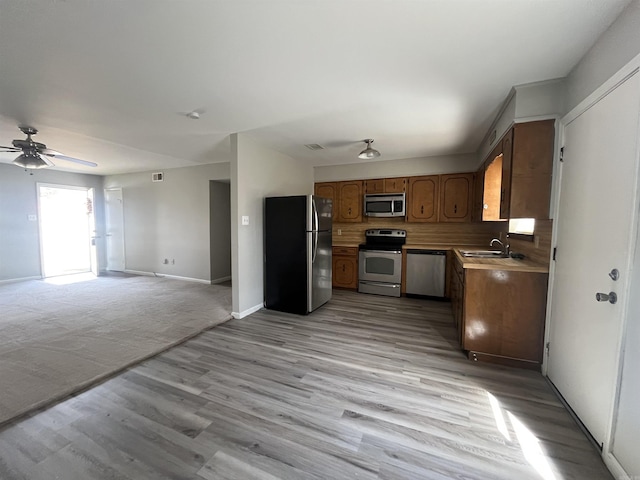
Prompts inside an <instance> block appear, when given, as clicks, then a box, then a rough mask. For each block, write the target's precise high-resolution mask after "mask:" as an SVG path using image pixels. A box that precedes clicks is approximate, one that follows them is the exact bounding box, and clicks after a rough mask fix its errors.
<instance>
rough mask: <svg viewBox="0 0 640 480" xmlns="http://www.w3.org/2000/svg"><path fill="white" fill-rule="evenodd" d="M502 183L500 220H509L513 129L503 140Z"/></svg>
mask: <svg viewBox="0 0 640 480" xmlns="http://www.w3.org/2000/svg"><path fill="white" fill-rule="evenodd" d="M501 151H502V182H501V184H500V218H502V219H508V218H509V215H510V212H509V210H510V205H511V164H512V162H513V129H511V130H509V131H508V132H507V133H506V135H505V136H504V137H503V138H502V149H501Z"/></svg>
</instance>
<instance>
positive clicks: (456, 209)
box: [453, 203, 458, 213]
mask: <svg viewBox="0 0 640 480" xmlns="http://www.w3.org/2000/svg"><path fill="white" fill-rule="evenodd" d="M453 213H458V204H457V203H454V204H453Z"/></svg>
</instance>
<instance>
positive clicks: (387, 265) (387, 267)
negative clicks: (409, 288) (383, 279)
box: [364, 257, 396, 275]
mask: <svg viewBox="0 0 640 480" xmlns="http://www.w3.org/2000/svg"><path fill="white" fill-rule="evenodd" d="M395 264H396V262H395V260H393V259H391V258H385V257H369V258H366V259H365V267H364V269H365V272H366V273H374V274H377V275H393V274H394V273H395Z"/></svg>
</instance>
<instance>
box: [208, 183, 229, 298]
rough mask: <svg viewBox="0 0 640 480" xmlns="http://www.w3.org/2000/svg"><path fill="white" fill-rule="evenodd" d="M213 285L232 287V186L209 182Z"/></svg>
mask: <svg viewBox="0 0 640 480" xmlns="http://www.w3.org/2000/svg"><path fill="white" fill-rule="evenodd" d="M209 242H210V252H211V253H210V261H211V265H210V269H211V270H210V271H211V283H215V284H222V285H229V286H230V285H231V184H230V182H228V181H214V180H210V181H209Z"/></svg>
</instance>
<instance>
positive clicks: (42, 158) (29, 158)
mask: <svg viewBox="0 0 640 480" xmlns="http://www.w3.org/2000/svg"><path fill="white" fill-rule="evenodd" d="M18 128H19V129H20V130H21V131H22V133H24V134H25V135H26V136H27V138H26V139H25V140H14V141H13V142H11V144H12V145H13V147H5V146H2V145H0V153H2V152H5V153H18V152H21V153H20V155H18V156H17V157H16V158H15V159H14V160H13V163H14V164H15V165H18V166H19V167H23V168H28V169H36V168H47V167H53V166H55V164H54V163H53V162H52V161H51V160H49V159H48V158H47V157H54V158H58V159H60V160H66V161H68V162H74V163H79V164H80V165H86V166H88V167H97V166H98V164H97V163H93V162H88V161H87V160H80V159H79V158H73V157H68V156H66V155H64V154H63V153H60V152H56V151H55V150H51V149H50V148H47V146H46V145H45V144H44V143H39V142H34V141H33V139H32V138H31V135H35V134H36V133H38V130H36V129H35V128H33V127H29V126H26V125H22V126H19V127H18Z"/></svg>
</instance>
